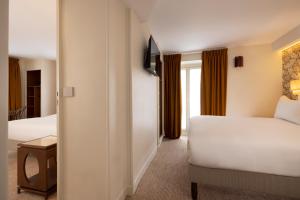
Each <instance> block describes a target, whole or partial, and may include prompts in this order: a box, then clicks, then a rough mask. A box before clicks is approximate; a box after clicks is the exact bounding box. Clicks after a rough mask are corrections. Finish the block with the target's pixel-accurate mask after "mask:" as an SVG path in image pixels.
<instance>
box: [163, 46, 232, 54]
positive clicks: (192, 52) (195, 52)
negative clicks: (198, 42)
mask: <svg viewBox="0 0 300 200" xmlns="http://www.w3.org/2000/svg"><path fill="white" fill-rule="evenodd" d="M226 48H227V47H215V48H206V49H202V50H195V51H183V52H178V51H174V52H170V51H169V52H166V53H164V52H163V55H172V54H182V55H186V54H197V53H200V54H201V53H202V52H203V51H210V50H220V49H226Z"/></svg>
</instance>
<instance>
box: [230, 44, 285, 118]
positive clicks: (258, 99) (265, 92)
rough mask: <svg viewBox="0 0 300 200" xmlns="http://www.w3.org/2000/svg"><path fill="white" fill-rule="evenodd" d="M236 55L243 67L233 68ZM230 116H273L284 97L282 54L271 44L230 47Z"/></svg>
mask: <svg viewBox="0 0 300 200" xmlns="http://www.w3.org/2000/svg"><path fill="white" fill-rule="evenodd" d="M235 56H243V57H244V67H242V68H234V65H233V63H234V62H233V60H234V57H235ZM228 60H229V64H228V85H227V89H228V92H227V115H229V116H262V117H271V116H273V113H274V111H275V107H276V103H277V101H278V99H279V97H280V96H281V94H282V85H281V84H282V78H281V76H282V58H281V52H278V51H273V50H272V45H271V44H266V45H257V46H244V47H235V48H230V49H229V51H228Z"/></svg>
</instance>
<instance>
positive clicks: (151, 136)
mask: <svg viewBox="0 0 300 200" xmlns="http://www.w3.org/2000/svg"><path fill="white" fill-rule="evenodd" d="M149 37H150V34H149V32H147V29H146V28H145V26H144V25H143V24H141V22H140V21H139V20H138V18H137V17H136V15H135V14H134V12H131V13H130V66H131V109H132V124H131V126H132V127H131V129H132V130H131V131H132V138H131V139H132V144H131V145H132V166H131V167H132V176H133V177H132V180H131V181H132V187H133V188H132V189H133V191H135V189H136V187H137V185H138V183H139V181H140V179H141V177H142V176H143V174H144V172H145V170H146V169H147V167H148V165H149V163H150V161H151V160H152V158H153V157H154V155H155V153H156V151H157V136H158V91H159V90H158V78H157V77H155V76H152V75H150V74H149V73H148V72H147V71H146V70H144V68H143V61H144V49H145V48H146V47H147V41H148V39H149Z"/></svg>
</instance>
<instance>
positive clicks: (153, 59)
mask: <svg viewBox="0 0 300 200" xmlns="http://www.w3.org/2000/svg"><path fill="white" fill-rule="evenodd" d="M158 62H160V51H159V49H158V47H157V45H156V43H155V41H154V39H153V37H152V36H151V37H150V39H149V43H148V48H147V50H146V55H145V62H144V68H145V69H146V70H147V71H148V72H150V73H151V74H153V75H155V76H157V75H158V74H157V65H158V64H159V63H158Z"/></svg>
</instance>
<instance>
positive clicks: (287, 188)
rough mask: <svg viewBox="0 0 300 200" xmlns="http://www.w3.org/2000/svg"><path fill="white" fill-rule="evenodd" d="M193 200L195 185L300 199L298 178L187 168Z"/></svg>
mask: <svg viewBox="0 0 300 200" xmlns="http://www.w3.org/2000/svg"><path fill="white" fill-rule="evenodd" d="M189 171H190V179H191V183H192V184H191V186H192V187H191V190H192V197H193V199H194V200H195V199H197V194H198V190H197V184H200V185H211V186H218V187H226V188H232V189H240V190H245V191H253V192H259V193H265V194H273V195H280V196H286V197H293V198H300V177H288V176H278V175H271V174H263V173H254V172H245V171H237V170H227V169H212V168H206V167H201V166H195V165H191V164H190V166H189Z"/></svg>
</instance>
